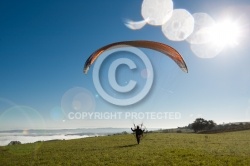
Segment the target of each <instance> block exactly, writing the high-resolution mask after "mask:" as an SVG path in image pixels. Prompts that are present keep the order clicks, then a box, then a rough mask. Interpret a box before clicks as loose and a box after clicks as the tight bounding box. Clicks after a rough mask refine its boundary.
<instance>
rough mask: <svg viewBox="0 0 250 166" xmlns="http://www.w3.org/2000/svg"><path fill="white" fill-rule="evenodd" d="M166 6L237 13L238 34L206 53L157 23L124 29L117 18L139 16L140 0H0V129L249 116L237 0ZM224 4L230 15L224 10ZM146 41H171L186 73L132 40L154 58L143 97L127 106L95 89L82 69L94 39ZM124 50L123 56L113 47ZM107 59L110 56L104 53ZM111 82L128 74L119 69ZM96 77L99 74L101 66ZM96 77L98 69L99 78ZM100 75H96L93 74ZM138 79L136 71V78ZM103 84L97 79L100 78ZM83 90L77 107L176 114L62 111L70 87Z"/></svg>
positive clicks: (245, 5) (243, 12)
mask: <svg viewBox="0 0 250 166" xmlns="http://www.w3.org/2000/svg"><path fill="white" fill-rule="evenodd" d="M173 2H174V8H176V9H178V8H184V9H186V10H187V11H189V12H190V13H191V14H193V13H196V12H205V13H208V14H209V15H210V16H211V17H213V18H214V19H215V20H220V19H223V17H230V18H231V19H233V20H241V21H240V23H241V25H240V26H241V28H242V29H243V30H242V37H241V38H240V39H239V44H238V45H237V46H234V47H229V46H228V47H225V48H224V50H223V51H222V52H221V53H220V54H219V55H218V56H216V57H214V58H209V59H203V58H199V57H197V56H195V54H194V53H193V52H192V51H191V49H190V45H189V44H188V43H187V42H186V41H181V42H176V41H170V40H168V39H167V38H166V37H165V36H164V35H163V33H162V31H161V28H160V27H157V26H151V25H146V26H145V27H143V28H142V29H140V30H131V29H129V28H127V27H126V26H125V25H124V19H126V18H128V19H132V20H142V16H141V3H142V1H141V0H137V1H135V0H126V1H115V0H108V1H98V0H86V1H81V0H74V1H67V0H60V1H59V0H58V1H57V0H55V1H47V0H38V1H29V0H26V1H17V0H1V2H0V76H1V80H0V124H1V125H0V129H2V130H6V129H23V128H81V127H130V126H131V125H132V124H133V123H141V122H143V123H144V124H145V125H146V126H147V127H149V128H151V127H159V128H171V127H177V126H185V125H187V124H189V123H191V122H193V121H194V120H195V118H196V117H203V118H205V119H211V120H214V121H215V122H217V123H222V122H237V121H250V87H249V85H250V74H249V71H250V65H249V62H250V56H249V51H250V48H249V39H248V38H247V36H249V32H248V28H249V19H248V18H247V17H248V15H249V9H250V3H249V1H247V0H241V1H236V0H221V1H216V0H210V1H205V0H192V1H191V0H189V1H185V2H182V1H177V0H174V1H173ZM228 9H233V11H234V13H233V14H230V15H229V14H228V15H227V14H225V13H226V11H227V10H228ZM125 40H152V41H157V42H162V43H165V44H168V45H171V46H172V47H174V48H176V49H177V50H178V51H179V52H180V53H181V54H182V56H183V58H184V59H185V61H186V64H187V66H188V68H189V73H188V74H186V73H184V72H182V71H181V70H180V69H179V68H178V66H177V65H176V64H175V63H174V62H173V61H172V60H170V59H169V58H167V57H165V56H163V55H162V54H161V53H158V52H156V51H152V50H148V49H142V50H143V52H145V53H146V54H147V55H148V58H149V59H150V61H151V63H152V65H153V67H154V74H155V75H154V76H155V78H154V83H153V86H152V89H151V90H150V92H149V94H148V95H147V96H146V98H145V99H143V100H142V101H140V102H139V103H136V104H134V105H131V106H127V107H120V106H114V105H112V104H110V103H108V102H107V101H105V100H103V99H102V98H101V96H99V95H98V93H97V91H96V89H95V87H94V85H93V80H92V71H93V66H91V69H90V71H89V73H88V74H87V75H84V74H83V72H82V69H83V66H84V63H85V61H86V60H87V58H88V57H89V56H90V54H91V53H93V52H94V51H95V50H97V49H98V48H100V47H102V46H104V45H106V44H110V43H113V42H117V41H125ZM120 56H126V55H122V54H121V55H120ZM109 60H110V61H111V60H112V59H109ZM121 75H122V76H121V77H119V79H120V81H121V82H120V83H121V84H122V83H123V82H127V81H129V80H130V76H131V73H129V71H127V70H126V69H124V70H122V74H121ZM104 76H105V73H104ZM104 76H103V77H104ZM103 79H104V80H105V78H103ZM137 81H138V82H139V84H143V81H144V80H143V79H141V80H139V78H138V80H137ZM105 84H106V83H105ZM78 90H79V91H82V90H83V91H84V93H85V92H86V94H85V96H84V95H83V96H80V97H79V95H78V97H79V98H80V99H83V101H82V103H78V105H79V104H80V105H81V106H83V105H84V106H83V108H82V110H84V109H89V110H84V111H94V112H105V111H106V112H107V111H109V112H117V111H121V112H128V111H134V112H152V111H154V112H179V113H181V118H180V119H178V120H169V119H168V120H143V119H142V120H128V119H127V120H124V119H122V120H69V119H67V118H65V117H64V116H63V115H62V112H63V111H64V112H67V111H65V109H66V108H65V107H71V106H72V100H71V96H74V95H77V93H78V92H77V91H78Z"/></svg>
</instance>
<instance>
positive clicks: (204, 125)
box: [191, 118, 216, 133]
mask: <svg viewBox="0 0 250 166" xmlns="http://www.w3.org/2000/svg"><path fill="white" fill-rule="evenodd" d="M214 126H216V123H214V122H213V121H212V120H209V121H207V120H205V119H203V118H197V119H196V120H195V121H194V122H193V123H192V124H191V129H193V130H194V132H196V133H197V132H198V131H202V130H211V129H212V128H213V127H214Z"/></svg>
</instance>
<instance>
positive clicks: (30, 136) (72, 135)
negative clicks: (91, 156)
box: [0, 128, 131, 146]
mask: <svg viewBox="0 0 250 166" xmlns="http://www.w3.org/2000/svg"><path fill="white" fill-rule="evenodd" d="M124 131H126V132H129V133H131V130H130V129H129V128H83V129H50V130H44V129H39V130H34V129H30V130H6V131H0V146H6V145H8V144H9V143H10V142H11V141H20V142H21V143H22V144H25V143H34V142H37V141H49V140H70V139H78V138H86V137H96V136H105V135H111V134H116V133H122V132H124Z"/></svg>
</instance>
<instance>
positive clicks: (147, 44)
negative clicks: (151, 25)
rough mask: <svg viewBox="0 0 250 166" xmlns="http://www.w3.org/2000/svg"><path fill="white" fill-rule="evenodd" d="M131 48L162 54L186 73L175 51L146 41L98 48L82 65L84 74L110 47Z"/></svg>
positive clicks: (179, 55) (113, 44)
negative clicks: (125, 46) (126, 46)
mask: <svg viewBox="0 0 250 166" xmlns="http://www.w3.org/2000/svg"><path fill="white" fill-rule="evenodd" d="M124 45H128V46H133V47H142V48H149V49H153V50H156V51H159V52H162V53H163V54H164V55H166V56H168V57H170V58H171V59H172V60H174V61H175V63H176V64H177V65H178V66H179V67H180V68H181V69H182V71H184V72H186V73H187V72H188V68H187V65H186V63H185V61H184V60H183V58H182V56H181V54H180V53H179V52H178V51H176V50H175V49H174V48H172V47H170V46H169V45H166V44H163V43H159V42H154V41H147V40H136V41H122V42H116V43H112V44H109V45H106V46H104V47H101V48H99V49H98V50H96V51H95V52H94V53H93V54H91V56H90V57H89V58H88V59H87V60H86V62H85V65H84V71H83V72H84V73H85V74H87V73H88V70H89V68H90V66H91V65H92V64H93V63H94V62H95V60H96V59H97V58H98V57H99V56H100V55H101V54H102V53H103V52H104V51H106V50H108V49H111V48H112V47H119V46H124Z"/></svg>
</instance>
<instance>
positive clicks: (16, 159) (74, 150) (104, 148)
mask: <svg viewBox="0 0 250 166" xmlns="http://www.w3.org/2000/svg"><path fill="white" fill-rule="evenodd" d="M0 165H233V166H234V165H250V130H246V131H238V132H228V133H220V134H187V133H149V134H147V135H146V136H145V138H144V139H143V140H142V142H141V144H140V145H137V144H136V140H135V138H134V136H133V135H132V134H127V135H114V136H103V137H92V138H84V139H76V140H62V141H49V142H40V143H33V144H23V145H14V146H5V147H0Z"/></svg>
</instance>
